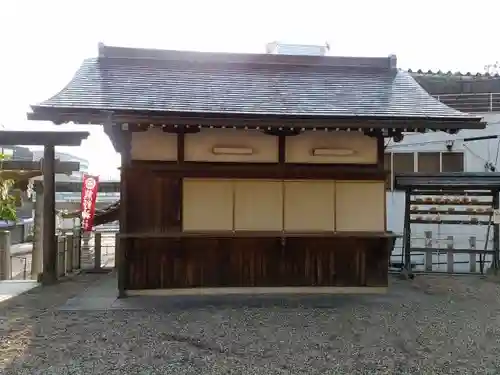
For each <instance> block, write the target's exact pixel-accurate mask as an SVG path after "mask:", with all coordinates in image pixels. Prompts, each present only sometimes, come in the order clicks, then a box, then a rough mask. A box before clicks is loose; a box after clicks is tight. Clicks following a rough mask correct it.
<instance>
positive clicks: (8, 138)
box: [0, 130, 90, 146]
mask: <svg viewBox="0 0 500 375" xmlns="http://www.w3.org/2000/svg"><path fill="white" fill-rule="evenodd" d="M89 135H90V133H89V132H80V131H79V132H68V131H61V132H59V131H57V132H48V131H7V130H5V131H4V130H2V131H0V144H1V145H2V146H17V145H25V146H44V145H52V146H80V145H81V144H82V141H83V140H84V139H86V138H87V137H88V136H89Z"/></svg>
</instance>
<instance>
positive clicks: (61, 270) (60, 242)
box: [57, 236, 66, 278]
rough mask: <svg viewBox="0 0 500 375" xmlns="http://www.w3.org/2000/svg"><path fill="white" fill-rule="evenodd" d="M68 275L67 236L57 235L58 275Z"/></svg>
mask: <svg viewBox="0 0 500 375" xmlns="http://www.w3.org/2000/svg"><path fill="white" fill-rule="evenodd" d="M65 275H66V237H65V236H57V276H58V278H60V277H64V276H65Z"/></svg>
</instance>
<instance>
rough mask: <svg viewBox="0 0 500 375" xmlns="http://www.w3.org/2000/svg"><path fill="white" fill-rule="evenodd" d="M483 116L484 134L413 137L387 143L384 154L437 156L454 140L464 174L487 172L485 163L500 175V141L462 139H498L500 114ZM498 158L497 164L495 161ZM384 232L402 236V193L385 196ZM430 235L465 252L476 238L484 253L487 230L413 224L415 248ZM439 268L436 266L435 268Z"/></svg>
mask: <svg viewBox="0 0 500 375" xmlns="http://www.w3.org/2000/svg"><path fill="white" fill-rule="evenodd" d="M479 115H482V116H484V121H487V122H488V125H487V127H486V129H484V130H462V131H460V132H459V133H458V134H456V135H449V134H447V133H444V132H436V133H426V134H412V135H407V136H405V138H404V140H403V141H402V142H401V143H394V142H391V143H389V146H388V147H387V149H386V151H387V152H432V151H434V152H436V151H446V150H447V149H446V143H445V141H446V140H455V142H454V145H453V151H463V152H464V170H465V172H486V171H487V169H486V168H485V164H486V162H488V161H489V162H491V163H492V164H493V165H495V164H496V167H497V169H499V171H500V139H490V140H484V141H473V142H466V143H464V142H463V141H462V139H463V138H468V137H479V136H486V135H500V113H486V114H479ZM497 154H498V160H497ZM387 210H388V213H387V228H388V230H392V231H394V232H396V233H400V234H403V222H404V192H394V191H391V192H387ZM425 231H432V232H433V238H434V239H438V240H439V239H444V238H446V237H447V236H454V239H455V242H454V246H455V247H456V248H462V249H468V248H470V245H469V237H470V236H476V241H477V248H478V249H484V246H485V239H486V231H487V226H477V225H443V224H441V225H439V224H429V225H425V224H412V241H413V246H415V247H424V240H423V237H424V232H425ZM492 237H493V233H492V231H491V232H490V236H489V239H490V240H489V244H488V247H489V248H491V246H492V244H491V241H492ZM401 242H402V241H401V240H398V241H397V243H396V249H395V251H394V253H393V261H399V260H400V259H401V256H400V255H399V254H400V250H401V246H402V244H401ZM433 247H443V248H444V247H446V243H445V241H442V242H441V243H434V244H433ZM438 258H439V259H436V257H435V259H434V261H435V262H437V261H439V262H443V263H446V254H443V255H441V256H439V257H438ZM468 259H469V255H468V254H464V255H455V261H456V262H457V261H459V262H460V261H463V262H466V261H467V260H468ZM412 260H413V261H416V262H417V263H419V262H420V263H421V262H423V256H422V257H413V258H412ZM436 267H438V266H436ZM439 267H440V268H439V270H443V271H445V270H446V264H443V265H440V266H439ZM468 269H469V265H468V264H466V263H463V264H455V271H458V272H460V271H464V272H467V271H468Z"/></svg>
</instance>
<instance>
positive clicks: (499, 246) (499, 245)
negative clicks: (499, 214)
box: [491, 191, 500, 274]
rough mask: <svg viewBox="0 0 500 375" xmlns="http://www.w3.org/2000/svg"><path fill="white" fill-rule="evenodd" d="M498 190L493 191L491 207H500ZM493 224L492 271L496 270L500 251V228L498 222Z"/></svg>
mask: <svg viewBox="0 0 500 375" xmlns="http://www.w3.org/2000/svg"><path fill="white" fill-rule="evenodd" d="M498 194H499V192H498V191H493V202H492V203H493V209H494V210H498V209H499V208H500V199H499V198H500V197H499V196H498ZM492 219H493V218H492ZM492 225H493V249H492V250H493V251H494V252H493V257H492V258H493V259H492V265H491V266H492V268H493V271H494V272H495V274H496V272H497V271H498V267H499V264H498V263H499V257H500V256H499V252H500V229H499V227H498V224H494V223H493V224H492Z"/></svg>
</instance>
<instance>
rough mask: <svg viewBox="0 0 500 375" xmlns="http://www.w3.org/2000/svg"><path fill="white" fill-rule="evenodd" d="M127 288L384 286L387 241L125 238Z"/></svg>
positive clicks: (385, 284)
mask: <svg viewBox="0 0 500 375" xmlns="http://www.w3.org/2000/svg"><path fill="white" fill-rule="evenodd" d="M128 241H130V242H131V246H130V247H129V248H128V251H129V253H128V254H127V259H128V260H129V262H130V268H129V272H130V274H129V280H130V285H128V287H127V289H155V288H193V287H280V286H387V266H388V256H389V253H388V251H387V250H386V249H387V246H386V241H389V239H386V238H385V239H384V238H373V239H363V240H360V239H356V238H333V237H331V238H306V237H304V238H300V237H298V238H288V239H286V240H285V241H282V240H281V238H278V237H275V238H269V237H262V238H259V237H248V238H244V237H243V238H242V237H240V238H228V237H226V238H223V237H221V238H179V239H174V238H156V239H128Z"/></svg>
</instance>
